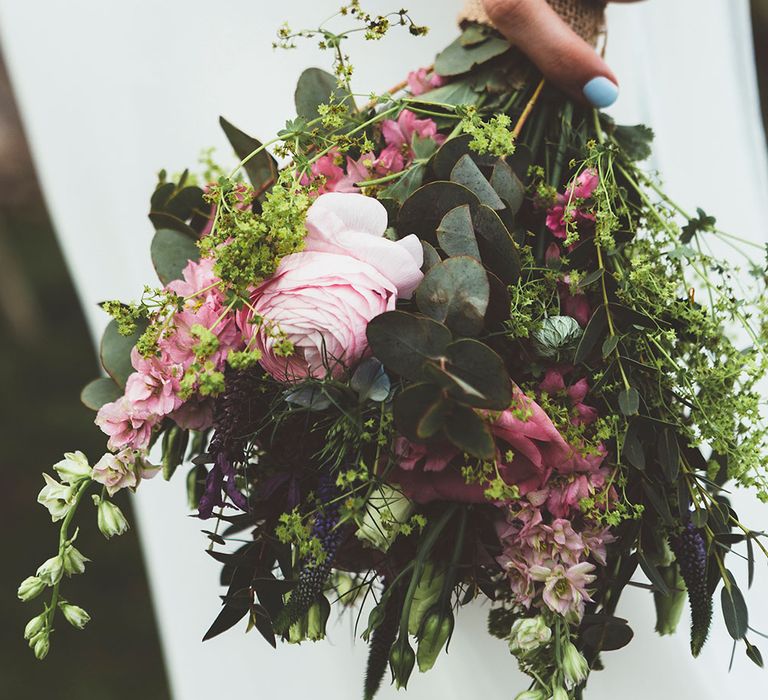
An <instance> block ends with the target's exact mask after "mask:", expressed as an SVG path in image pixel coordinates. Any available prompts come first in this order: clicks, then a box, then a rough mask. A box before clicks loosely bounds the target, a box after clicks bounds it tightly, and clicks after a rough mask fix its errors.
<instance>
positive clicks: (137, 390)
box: [125, 348, 182, 416]
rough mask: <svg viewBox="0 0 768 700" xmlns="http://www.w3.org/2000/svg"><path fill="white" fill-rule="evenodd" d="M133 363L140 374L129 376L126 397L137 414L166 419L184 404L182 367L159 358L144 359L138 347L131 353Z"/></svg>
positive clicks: (135, 373) (136, 372)
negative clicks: (181, 383)
mask: <svg viewBox="0 0 768 700" xmlns="http://www.w3.org/2000/svg"><path fill="white" fill-rule="evenodd" d="M131 363H132V364H133V367H134V369H136V371H135V372H134V373H133V374H131V375H130V376H129V377H128V381H127V382H126V385H125V397H126V398H127V399H128V400H129V401H130V402H131V404H132V406H133V408H134V410H135V411H144V412H146V413H150V414H154V415H156V416H165V415H168V414H169V413H171V412H172V411H174V410H176V409H177V408H178V407H179V406H180V405H181V403H182V402H181V399H180V398H179V396H178V391H179V379H180V378H181V374H182V371H181V367H178V366H173V365H171V366H169V365H166V364H164V363H163V362H162V361H161V360H160V359H159V358H156V357H151V358H145V357H142V356H141V355H140V354H139V351H138V350H137V349H136V348H133V350H131Z"/></svg>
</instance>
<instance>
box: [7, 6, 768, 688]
mask: <svg viewBox="0 0 768 700" xmlns="http://www.w3.org/2000/svg"><path fill="white" fill-rule="evenodd" d="M340 14H341V15H342V16H344V17H346V19H347V20H348V21H351V22H353V27H352V28H351V29H348V30H345V31H343V32H337V33H334V32H332V31H331V30H330V29H329V28H328V26H329V25H327V24H326V25H323V26H321V27H320V28H319V29H317V30H312V31H303V32H298V33H294V32H292V31H291V30H290V29H288V28H287V27H284V28H283V29H282V30H281V31H280V36H279V40H278V44H280V45H282V46H292V45H293V43H294V41H295V40H296V39H297V38H300V37H309V38H315V39H317V40H319V41H320V44H321V46H323V47H324V48H327V49H329V50H330V51H331V52H332V53H333V55H334V56H335V59H334V73H333V74H330V73H326V72H324V71H321V70H318V69H310V70H308V71H306V72H305V73H304V74H303V75H302V76H301V78H300V80H299V84H298V87H297V90H296V111H297V115H296V117H295V118H294V119H292V120H291V121H289V122H287V124H286V126H285V128H284V129H283V130H282V131H281V132H280V133H279V134H278V135H277V137H276V138H275V139H273V140H271V141H269V142H267V143H265V144H261V143H260V142H258V141H257V140H255V139H254V138H252V137H250V136H248V135H246V134H245V133H244V132H242V131H240V130H239V129H237V128H235V127H234V126H233V125H231V124H230V123H228V122H227V121H225V120H224V119H222V120H221V124H222V126H223V128H224V131H225V132H226V135H227V137H228V138H229V140H230V142H231V144H232V146H233V148H234V151H235V152H236V154H237V156H238V157H239V158H240V162H239V163H238V164H237V166H236V167H235V168H234V169H233V170H232V171H231V172H227V171H225V170H222V169H221V168H220V167H219V166H217V165H215V164H214V163H213V162H211V161H210V159H208V161H207V163H206V172H205V173H203V174H202V175H201V176H200V177H194V176H193V175H191V174H189V173H187V172H185V173H183V174H182V175H180V176H178V177H169V176H168V175H167V174H165V173H161V174H160V179H159V182H158V185H157V188H156V189H155V191H154V193H153V194H152V198H151V210H150V214H149V218H150V220H151V222H152V224H153V225H154V228H155V234H154V238H153V240H152V244H151V255H152V260H153V263H154V266H155V268H156V270H157V274H158V277H159V279H160V283H161V285H162V286H160V287H159V288H150V287H147V288H146V289H145V291H144V294H143V296H142V298H141V300H140V301H139V302H138V303H131V304H125V303H121V302H116V301H111V302H107V303H105V304H104V305H103V306H104V309H105V310H106V311H107V312H108V313H109V314H111V315H112V317H113V320H112V321H111V323H110V324H109V326H108V327H107V329H106V332H105V334H104V338H103V341H102V344H101V361H102V364H103V366H104V369H105V371H106V373H107V375H108V377H106V378H101V379H97V380H95V381H94V382H92V383H91V384H89V385H88V386H87V387H86V388H85V389H84V391H83V401H84V402H85V403H86V404H87V405H88V406H90V407H92V408H93V409H95V410H98V414H97V417H96V423H97V424H98V425H99V426H100V427H101V429H102V430H103V431H104V432H105V433H106V434H107V435H108V436H109V440H108V448H109V451H108V452H107V453H106V454H105V455H104V456H103V457H101V458H100V459H99V460H98V461H96V462H95V463H93V464H91V462H89V460H88V459H87V458H86V456H85V455H83V454H82V453H80V452H74V453H71V454H67V455H66V456H65V457H64V459H63V460H62V461H61V462H59V463H58V464H56V465H54V469H55V471H56V472H57V474H58V478H53V477H52V476H50V475H48V474H45V475H44V478H45V487H44V488H43V490H42V491H41V493H40V496H39V498H38V500H39V502H40V503H42V504H43V505H44V506H45V507H46V508H48V510H49V511H50V514H51V516H52V518H53V520H54V521H60V523H61V531H60V537H59V546H58V551H57V552H56V553H55V555H54V556H53V557H52V558H50V559H48V560H47V561H46V562H45V563H44V564H42V565H41V566H40V568H39V569H38V570H37V573H36V575H34V576H31V577H29V578H28V579H26V580H25V581H24V582H23V583H22V584H21V587H20V589H19V597H20V598H22V599H23V600H31V599H33V598H36V597H37V596H40V595H42V594H46V596H47V602H46V603H45V604H44V606H43V610H42V612H41V613H40V614H39V615H37V616H36V617H34V618H33V619H32V620H31V621H30V623H29V625H28V626H27V629H26V632H25V638H26V639H27V640H28V641H29V644H30V646H31V647H32V649H33V650H34V653H35V654H36V655H37V656H38V657H39V658H43V657H44V656H45V655H46V654H47V653H48V650H49V645H50V638H51V634H52V632H53V630H54V624H55V620H56V618H57V613H58V612H61V613H62V615H63V617H64V618H65V619H66V620H67V621H68V622H70V623H71V624H73V625H74V626H76V627H83V626H84V625H85V624H86V623H87V621H88V614H87V613H86V612H85V611H84V610H83V609H82V608H81V607H79V606H77V605H75V604H73V603H71V602H68V601H67V600H65V599H64V598H63V597H62V594H63V591H62V583H63V582H64V581H65V577H68V576H72V575H74V574H79V573H82V572H83V571H84V568H85V565H86V562H87V561H88V559H87V558H86V557H85V556H84V555H83V554H82V553H80V551H79V550H78V549H77V548H76V542H75V540H76V536H77V530H76V529H73V528H74V525H75V517H76V513H78V512H79V511H78V506H79V505H81V504H83V503H87V502H88V501H90V500H92V501H93V503H94V504H95V507H96V516H97V524H98V527H99V529H100V530H101V532H102V533H103V534H104V535H105V536H107V537H111V536H113V535H119V534H121V533H123V532H124V531H125V530H126V528H127V527H128V525H127V523H126V520H125V518H124V517H123V515H122V513H121V512H120V510H119V509H118V507H117V506H116V505H115V504H114V503H113V502H112V500H111V498H112V497H113V496H114V494H115V493H116V492H117V491H119V490H120V489H123V488H130V489H132V490H134V489H136V488H137V487H138V486H139V484H140V482H141V481H142V480H144V479H147V478H150V477H152V476H154V475H155V474H156V473H158V472H159V471H162V473H163V476H164V477H165V478H166V479H170V478H171V476H172V475H173V474H174V472H176V470H177V469H179V468H181V467H183V468H184V469H185V470H186V480H187V481H186V483H187V487H188V493H189V498H190V503H191V506H192V507H193V508H194V509H196V511H197V515H198V517H199V518H200V519H201V520H212V521H213V522H214V523H215V524H214V525H212V526H210V527H209V528H208V529H207V530H206V534H207V536H208V538H209V539H210V547H209V549H208V554H209V555H210V556H212V557H214V558H215V559H216V560H217V561H219V562H221V564H222V567H223V568H222V574H221V576H222V579H221V580H222V583H223V584H224V585H225V586H226V587H227V590H226V593H225V595H224V596H223V607H222V609H221V612H220V614H219V615H218V617H217V618H216V619H215V620H214V621H213V624H212V625H211V627H210V629H209V630H208V631H207V633H206V634H205V639H208V638H210V637H213V636H215V635H217V634H220V633H222V632H224V631H225V630H227V629H229V628H231V627H233V626H234V625H235V624H237V623H239V622H240V621H241V620H247V629H248V630H251V629H253V628H255V629H256V630H258V632H259V633H260V634H261V635H262V636H263V637H264V638H265V639H266V641H267V642H268V643H270V644H272V645H273V646H274V645H275V644H276V642H277V640H287V641H289V642H300V641H302V640H307V639H308V640H313V641H314V640H319V639H322V638H323V636H324V633H325V626H326V621H327V620H328V618H329V614H330V610H331V608H332V607H333V606H335V607H336V609H339V610H341V611H347V613H346V614H351V615H357V616H358V620H359V621H360V625H359V632H360V634H361V635H362V637H363V638H364V639H365V640H366V641H367V643H368V645H369V647H370V656H369V662H368V669H367V674H366V678H365V684H364V691H363V695H364V697H365V698H372V697H373V696H374V695H375V693H376V691H377V689H378V687H379V685H380V683H381V681H382V679H383V677H384V675H385V673H386V670H387V668H389V669H390V671H391V675H392V678H393V680H394V682H395V683H396V684H397V685H398V686H399V687H400V686H403V687H404V686H405V685H406V683H407V682H408V679H409V676H410V675H411V673H412V671H413V669H414V667H415V665H418V668H419V670H420V671H427V670H428V669H430V668H431V667H432V666H433V665H434V664H435V663H436V660H437V658H438V656H439V654H440V652H441V650H442V649H443V648H446V647H447V646H448V644H449V642H450V639H451V636H452V634H453V632H454V621H455V617H456V616H457V615H458V614H459V613H460V610H461V607H462V606H464V605H466V604H468V603H470V602H471V601H473V600H475V599H477V598H482V599H484V600H485V601H487V603H488V616H489V621H488V631H489V633H490V634H492V635H494V636H496V637H498V638H500V639H502V640H505V641H506V643H507V644H508V645H509V648H510V651H511V652H512V654H513V655H514V656H515V657H516V659H517V662H518V663H519V665H520V667H521V669H522V670H523V671H525V672H526V673H527V674H529V675H530V677H531V686H530V688H529V689H528V690H525V691H523V692H522V693H521V694H520V695H518V698H521V699H523V698H524V699H525V700H536V699H539V698H540V699H546V698H555V699H556V700H563V699H565V698H573V697H580V696H581V694H582V692H583V689H584V687H585V684H586V682H587V678H588V675H589V673H590V670H591V669H599V668H601V666H602V664H603V663H604V660H603V655H604V652H608V651H611V650H616V649H619V648H621V647H624V646H625V645H627V644H628V643H629V642H630V641H631V639H632V636H633V632H632V630H631V628H630V627H629V625H628V622H627V620H625V619H622V618H620V617H618V616H617V615H616V609H617V605H618V603H619V600H620V597H621V594H622V591H623V590H624V589H625V588H626V587H627V586H639V587H642V588H646V589H648V590H649V591H651V592H652V594H653V597H654V600H655V603H656V610H657V622H656V629H657V631H658V632H659V633H661V634H669V633H672V632H673V631H674V630H675V627H676V625H677V622H678V620H679V618H680V616H681V612H682V608H683V606H684V602H685V599H686V598H687V599H688V602H689V605H690V611H691V620H692V624H691V631H690V635H691V650H692V652H693V654H694V655H697V654H698V653H699V651H700V650H701V648H702V645H703V644H704V643H705V640H706V638H707V635H708V632H709V629H710V625H711V622H712V617H713V607H714V605H713V598H714V597H715V594H716V592H717V591H718V589H720V593H719V598H720V607H721V609H722V616H723V618H724V622H725V627H726V628H727V631H728V633H729V634H730V635H731V636H732V637H733V639H734V645H735V644H736V642H741V643H742V644H743V645H744V648H745V649H746V654H747V656H749V658H750V659H751V660H752V661H754V662H755V663H757V664H760V665H762V659H761V656H760V652H759V650H758V649H757V647H756V646H755V645H754V644H753V643H752V642H751V641H750V640H749V639H748V633H749V631H750V629H751V628H750V627H749V621H748V613H747V606H746V603H745V599H744V597H743V594H742V592H741V591H740V589H739V586H738V584H737V581H736V577H734V575H733V574H732V573H731V571H730V569H729V568H728V567H729V566H730V561H731V559H733V558H735V557H738V558H740V559H744V560H745V561H746V566H747V569H748V578H749V582H750V583H751V581H752V575H753V572H754V566H755V564H754V550H755V547H757V548H759V549H760V550H762V551H763V552H764V553H768V552H766V548H765V546H764V544H763V538H764V535H763V533H761V532H756V531H753V530H752V529H750V527H749V526H748V525H746V524H743V523H742V522H740V520H739V518H738V516H737V514H736V513H735V511H734V510H733V508H732V507H731V505H730V503H729V500H728V497H727V494H728V492H727V491H726V484H727V483H729V482H730V483H731V484H733V485H734V486H742V487H744V488H746V489H749V490H751V491H752V492H753V493H754V495H755V496H756V497H757V498H759V499H761V500H763V501H766V500H768V482H767V481H766V469H765V464H766V456H767V454H768V444H767V440H766V436H767V433H766V425H765V421H764V417H763V416H762V415H761V396H760V393H759V391H758V388H757V383H758V382H759V380H760V379H761V378H762V377H763V376H764V374H765V371H766V368H767V366H768V364H767V359H766V353H765V342H766V328H767V326H766V322H767V321H768V315H767V314H766V311H767V309H766V297H765V283H766V278H767V276H768V273H767V271H766V265H765V261H764V260H761V259H760V256H761V255H763V256H764V254H765V251H761V250H759V246H758V253H759V255H755V254H754V253H752V252H745V253H743V257H744V262H745V264H746V267H747V272H748V273H749V275H750V276H751V277H750V279H751V282H750V283H749V284H742V282H741V281H740V280H739V279H737V277H736V274H737V270H736V268H735V266H734V265H732V264H730V263H729V262H728V261H725V260H721V259H718V258H716V257H714V256H712V255H711V254H710V253H709V252H708V250H709V245H710V242H711V241H712V240H714V239H715V238H717V239H718V240H720V241H724V242H725V243H727V244H728V245H729V246H731V247H733V248H734V249H737V250H741V249H742V247H743V246H745V245H749V244H748V242H747V241H741V240H740V239H738V238H737V237H735V236H733V235H731V234H727V233H724V232H722V231H720V230H718V228H717V226H716V222H715V220H714V219H713V218H712V217H710V216H708V215H707V214H706V213H705V212H703V211H702V210H698V211H697V214H696V215H690V214H688V213H686V211H684V210H683V209H682V208H681V207H680V206H679V205H677V204H676V203H674V202H673V201H671V200H670V199H669V198H668V197H667V196H665V194H664V192H663V190H662V189H661V188H660V186H659V185H658V184H657V180H656V179H655V177H653V176H652V175H650V174H649V173H647V172H646V171H645V170H643V169H642V167H641V165H640V163H642V162H643V161H645V160H646V159H647V158H648V157H649V155H650V141H651V138H652V134H651V132H650V131H649V130H648V129H647V128H645V127H642V126H634V127H625V126H617V125H616V124H615V123H613V121H612V120H611V119H610V118H609V117H607V116H606V115H604V114H601V113H599V112H598V111H596V110H592V109H588V108H586V107H585V106H583V105H581V104H576V103H574V102H572V101H570V100H569V99H567V98H566V97H565V96H564V95H562V94H561V93H559V92H558V91H557V90H556V89H554V88H553V87H550V86H548V85H546V84H545V83H544V82H543V81H542V80H541V79H540V76H539V75H538V74H537V72H536V70H535V69H534V68H533V67H532V66H531V65H530V64H529V63H528V62H527V61H526V60H525V59H524V57H523V56H522V55H520V54H519V53H518V52H517V51H516V50H515V49H514V48H513V47H511V46H510V45H509V44H508V43H507V42H506V41H505V40H504V39H503V38H501V36H500V35H498V34H497V33H496V32H495V31H494V30H493V29H492V28H489V27H486V26H483V25H481V24H477V23H473V22H467V23H465V24H464V25H463V28H462V32H461V35H460V36H459V38H458V39H457V40H456V41H454V42H453V43H452V44H451V45H450V46H448V47H447V48H446V49H445V50H444V51H443V52H442V53H440V54H439V55H438V57H437V59H436V62H435V64H434V66H433V67H430V68H427V69H421V70H418V71H415V72H414V73H411V74H410V75H409V76H408V79H407V81H406V82H404V84H403V85H400V86H397V87H396V88H394V89H393V90H391V91H389V92H387V93H384V94H374V95H370V96H368V102H367V103H366V104H365V105H364V106H360V104H359V103H360V102H362V100H360V99H359V97H360V96H356V95H354V94H353V93H352V90H351V87H350V76H351V73H352V67H351V65H350V63H349V60H348V58H347V57H346V55H345V53H344V50H343V41H344V39H345V38H346V37H347V36H349V35H350V34H351V33H352V32H354V31H364V32H365V33H366V36H367V38H369V39H371V40H375V39H379V38H381V37H382V36H383V35H384V34H385V33H387V31H388V30H389V29H390V28H392V27H395V26H398V25H400V26H403V27H406V28H407V29H408V30H409V31H410V33H411V34H415V35H418V34H422V33H424V31H425V28H423V27H419V26H418V25H416V24H415V23H414V22H413V20H412V19H411V17H410V15H409V14H408V13H407V12H406V11H405V10H402V11H400V12H397V13H394V14H392V15H387V16H375V15H370V14H367V13H366V12H364V11H363V10H362V9H361V8H360V6H359V4H358V3H357V2H352V3H351V4H349V5H347V6H345V7H343V8H342V10H341V13H340ZM275 156H276V157H277V158H280V159H281V161H282V167H278V161H277V160H276V159H275ZM243 173H244V175H247V180H246V179H245V178H244V177H243V176H241V175H242V174H243ZM743 341H745V342H743ZM742 345H745V347H742ZM153 460H157V461H158V465H155V464H153ZM363 611H365V613H366V614H367V621H366V618H365V617H364V616H363ZM201 631H202V630H201Z"/></svg>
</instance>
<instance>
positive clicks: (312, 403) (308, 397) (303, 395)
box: [284, 384, 332, 411]
mask: <svg viewBox="0 0 768 700" xmlns="http://www.w3.org/2000/svg"><path fill="white" fill-rule="evenodd" d="M284 398H285V402H286V403H289V404H293V405H294V406H299V407H300V408H304V409H306V410H307V411H324V410H325V409H326V408H329V407H330V406H331V403H332V402H331V399H330V397H329V396H328V395H327V393H326V392H324V391H323V389H322V387H321V386H320V385H319V384H307V385H305V386H299V387H297V388H296V389H291V390H290V391H287V392H285V394H284Z"/></svg>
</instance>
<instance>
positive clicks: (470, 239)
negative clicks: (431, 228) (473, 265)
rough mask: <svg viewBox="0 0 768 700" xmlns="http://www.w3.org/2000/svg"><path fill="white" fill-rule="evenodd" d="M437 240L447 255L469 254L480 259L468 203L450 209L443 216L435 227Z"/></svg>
mask: <svg viewBox="0 0 768 700" xmlns="http://www.w3.org/2000/svg"><path fill="white" fill-rule="evenodd" d="M437 240H438V242H439V243H440V247H441V248H442V249H443V252H445V253H446V254H447V255H450V256H453V255H469V256H471V257H473V258H477V259H478V260H479V259H480V250H479V249H478V247H477V240H476V239H475V231H474V229H473V227H472V215H471V213H470V209H469V205H468V204H464V205H462V206H460V207H456V208H455V209H451V211H449V212H448V213H447V214H446V215H445V216H444V217H443V220H442V221H441V222H440V226H439V227H438V228H437Z"/></svg>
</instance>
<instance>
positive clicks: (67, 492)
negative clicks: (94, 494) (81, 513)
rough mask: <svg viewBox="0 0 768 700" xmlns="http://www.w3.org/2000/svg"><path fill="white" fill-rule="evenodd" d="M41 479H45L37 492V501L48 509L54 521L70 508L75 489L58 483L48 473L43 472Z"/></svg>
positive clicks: (64, 514)
mask: <svg viewBox="0 0 768 700" xmlns="http://www.w3.org/2000/svg"><path fill="white" fill-rule="evenodd" d="M43 479H45V486H43V488H42V490H41V491H40V493H39V494H38V496H37V502H38V503H40V504H42V505H44V506H45V507H46V508H47V509H48V512H49V513H50V514H51V520H53V522H56V521H57V520H61V519H62V518H64V517H65V516H66V515H67V513H69V510H70V508H72V501H73V500H74V495H75V490H74V489H73V488H72V487H71V486H64V484H60V483H59V482H58V481H56V479H54V478H53V477H51V476H49V475H48V474H43Z"/></svg>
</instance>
